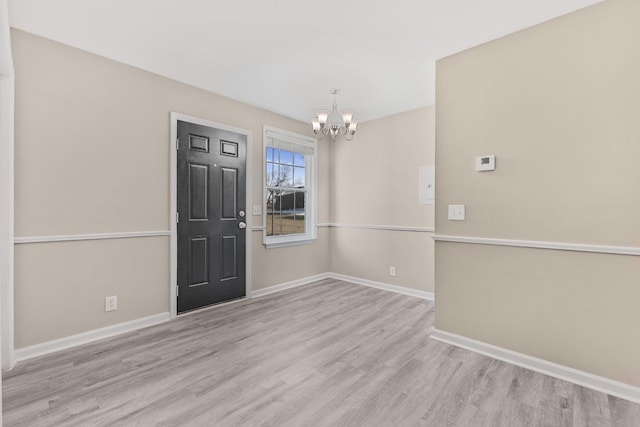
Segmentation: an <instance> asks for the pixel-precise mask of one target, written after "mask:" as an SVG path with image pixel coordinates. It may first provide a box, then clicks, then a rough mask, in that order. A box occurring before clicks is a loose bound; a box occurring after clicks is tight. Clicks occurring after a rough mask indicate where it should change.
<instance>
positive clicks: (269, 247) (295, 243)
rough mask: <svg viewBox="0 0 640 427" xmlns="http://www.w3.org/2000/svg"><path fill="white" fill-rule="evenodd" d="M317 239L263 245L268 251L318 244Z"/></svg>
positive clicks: (272, 242) (265, 243)
mask: <svg viewBox="0 0 640 427" xmlns="http://www.w3.org/2000/svg"><path fill="white" fill-rule="evenodd" d="M316 240H317V239H316V238H315V237H310V238H306V239H299V240H284V241H279V242H277V241H276V242H274V241H271V242H264V243H263V245H264V246H265V247H266V248H267V249H275V248H284V247H287V246H300V245H310V244H313V243H315V242H316Z"/></svg>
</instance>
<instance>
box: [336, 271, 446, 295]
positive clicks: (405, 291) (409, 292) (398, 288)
mask: <svg viewBox="0 0 640 427" xmlns="http://www.w3.org/2000/svg"><path fill="white" fill-rule="evenodd" d="M329 277H330V278H331V279H336V280H344V281H345V282H351V283H355V284H357V285H363V286H368V287H370V288H376V289H382V290H385V291H390V292H395V293H396V294H402V295H409V296H411V297H416V298H422V299H426V300H429V301H435V297H434V294H433V292H427V291H419V290H417V289H412V288H406V287H404V286H396V285H391V284H388V283H383V282H376V281H374V280H368V279H361V278H359V277H353V276H347V275H344V274H338V273H329Z"/></svg>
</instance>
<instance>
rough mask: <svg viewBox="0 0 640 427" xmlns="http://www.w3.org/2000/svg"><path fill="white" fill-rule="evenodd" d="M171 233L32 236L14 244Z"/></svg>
mask: <svg viewBox="0 0 640 427" xmlns="http://www.w3.org/2000/svg"><path fill="white" fill-rule="evenodd" d="M170 235H171V232H170V231H132V232H123V233H97V234H68V235H59V236H30V237H16V238H14V240H13V241H14V243H16V244H22V243H50V242H74V241H81V240H108V239H131V238H138V237H158V236H170Z"/></svg>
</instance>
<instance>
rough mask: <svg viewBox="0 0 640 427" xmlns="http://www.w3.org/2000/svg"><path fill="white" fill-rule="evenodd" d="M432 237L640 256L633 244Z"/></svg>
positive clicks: (456, 240)
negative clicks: (608, 244) (606, 244)
mask: <svg viewBox="0 0 640 427" xmlns="http://www.w3.org/2000/svg"><path fill="white" fill-rule="evenodd" d="M432 238H433V240H435V241H436V242H451V243H470V244H478V245H491V246H511V247H517V248H534V249H552V250H560V251H574V252H592V253H601V254H615V255H634V256H640V247H633V246H604V245H587V244H582V243H564V242H543V241H537V240H512V239H494V238H487V237H470V236H446V235H441V234H435V235H433V236H432Z"/></svg>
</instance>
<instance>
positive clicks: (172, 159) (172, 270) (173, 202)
mask: <svg viewBox="0 0 640 427" xmlns="http://www.w3.org/2000/svg"><path fill="white" fill-rule="evenodd" d="M169 116H170V119H169V127H170V129H169V152H170V153H171V154H170V155H169V179H170V183H169V232H170V236H171V240H170V243H169V245H170V247H169V258H170V259H169V313H170V314H171V318H175V317H177V316H178V295H177V291H176V286H177V283H178V227H177V224H176V212H177V211H178V153H177V150H176V139H177V138H178V120H181V121H184V122H189V123H195V124H197V125H202V126H208V127H212V128H216V129H222V130H226V131H229V132H235V133H239V134H242V135H245V136H246V137H247V157H246V160H245V167H246V172H245V174H246V175H245V178H246V184H245V188H246V205H247V210H249V209H250V208H251V206H252V205H253V192H252V191H253V190H252V189H253V187H252V185H251V184H252V182H253V132H252V131H250V130H246V129H240V128H236V127H233V126H229V125H225V124H222V123H216V122H212V121H210V120H206V119H201V118H198V117H193V116H190V115H188V114H182V113H176V112H171V113H170V114H169ZM252 225H253V216H252V215H247V228H248V229H249V230H253V226H252ZM252 234H253V233H245V236H246V240H245V241H246V248H247V249H246V269H245V278H246V284H245V295H246V296H247V297H248V296H249V295H251V280H252V277H251V266H252V252H253V250H252V244H251V240H252V237H251V235H252Z"/></svg>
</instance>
